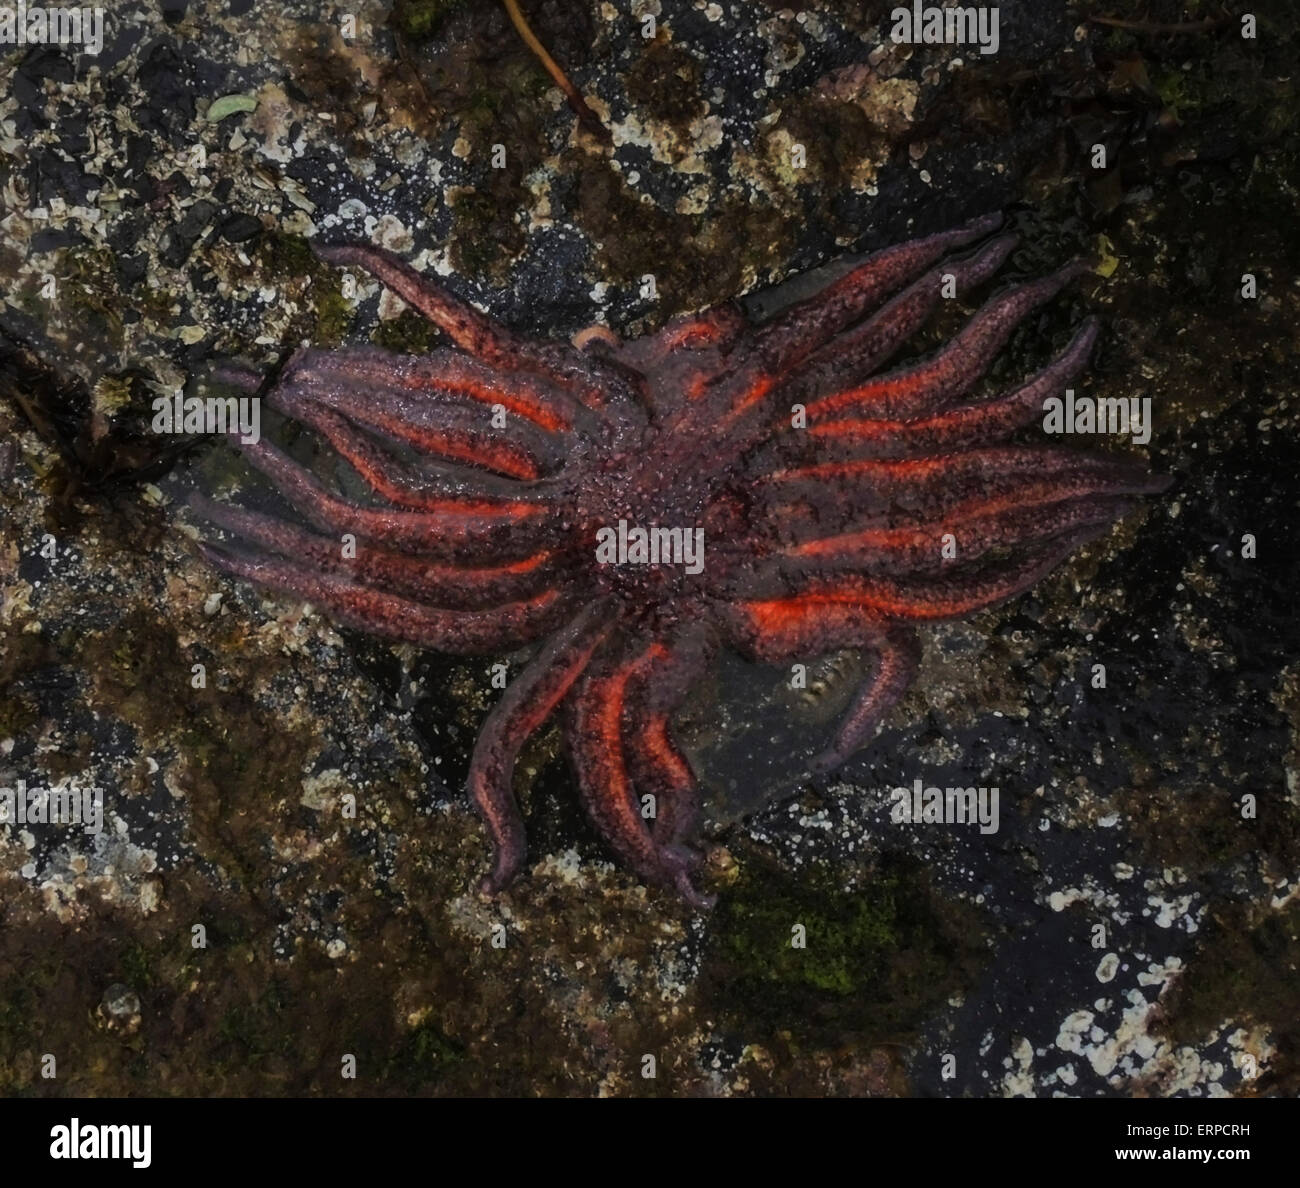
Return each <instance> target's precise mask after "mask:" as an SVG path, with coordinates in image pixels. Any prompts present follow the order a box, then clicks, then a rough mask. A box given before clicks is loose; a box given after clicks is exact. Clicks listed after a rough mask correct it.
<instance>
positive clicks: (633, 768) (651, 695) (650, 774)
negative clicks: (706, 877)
mask: <svg viewBox="0 0 1300 1188" xmlns="http://www.w3.org/2000/svg"><path fill="white" fill-rule="evenodd" d="M715 647H716V643H715V640H714V638H713V634H712V630H711V629H710V628H705V627H701V626H700V625H699V624H692V625H691V626H689V627H687V628H685V629H684V630H681V631H679V632H677V633H676V634H675V636H674V637H673V638H672V639H670V640H669V641H668V642H666V643H660V642H658V641H656V642H654V643H652V644H651V645H650V646H649V647H648V648H647V649H646V650H645V652H643V653H642V655H641V657H640V658H639V660H638V662H637V665H636V668H635V672H634V675H633V680H632V684H631V687H630V689H629V696H628V700H627V705H626V707H625V712H624V717H623V738H624V745H625V747H626V749H627V761H628V767H629V770H630V772H631V775H632V781H633V784H634V785H635V786H636V788H637V789H638V790H640V791H641V792H642V793H643V794H648V795H652V796H654V798H655V816H654V819H653V823H652V824H651V826H650V832H651V834H652V836H653V837H654V839H655V840H656V841H657V842H660V843H661V844H668V845H680V844H681V843H682V842H683V840H684V839H685V838H687V837H689V836H690V835H691V834H692V833H693V832H694V829H695V825H696V821H697V818H698V816H699V785H698V784H697V783H696V780H695V775H694V773H693V772H692V771H691V766H690V763H689V762H688V761H687V760H686V757H685V756H684V755H683V754H682V752H681V750H680V749H679V748H678V746H677V744H676V743H675V742H674V741H673V738H672V729H671V721H672V716H673V714H674V713H676V712H677V710H678V709H679V708H680V707H681V704H682V702H683V701H684V700H685V698H686V694H687V693H688V692H689V690H690V688H691V685H692V684H693V683H694V682H695V681H696V680H697V679H698V678H699V676H700V675H701V674H702V673H703V672H704V671H705V669H706V668H707V666H708V662H709V659H710V658H711V656H712V655H713V653H714V651H715Z"/></svg>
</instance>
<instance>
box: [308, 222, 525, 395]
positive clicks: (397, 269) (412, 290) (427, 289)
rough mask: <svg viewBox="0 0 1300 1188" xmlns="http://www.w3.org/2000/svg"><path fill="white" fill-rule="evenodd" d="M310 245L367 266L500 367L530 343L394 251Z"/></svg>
mask: <svg viewBox="0 0 1300 1188" xmlns="http://www.w3.org/2000/svg"><path fill="white" fill-rule="evenodd" d="M312 250H313V251H314V252H315V253H316V255H317V256H319V257H320V258H321V259H322V260H324V261H326V262H327V263H329V264H335V265H338V266H339V267H342V268H347V267H357V268H363V269H365V271H367V272H368V273H370V274H371V275H372V276H374V277H376V278H377V279H378V280H380V281H382V282H383V283H384V285H386V286H387V287H388V288H389V289H391V290H392V291H393V292H394V293H396V294H397V295H398V296H399V297H400V298H401V299H402V300H403V301H405V302H406V304H407V305H409V306H411V307H412V308H413V309H416V310H418V311H419V312H420V313H421V314H423V315H424V317H425V318H427V319H428V320H429V321H430V322H432V323H433V324H434V325H435V326H437V327H438V328H439V329H440V330H441V331H442V332H443V333H444V334H446V335H447V337H448V338H450V339H451V340H452V342H454V343H455V344H456V345H457V346H458V347H460V348H461V349H462V350H465V351H469V353H470V354H472V355H477V356H478V357H479V358H481V359H485V360H487V361H488V362H489V363H492V364H494V365H496V366H499V367H502V368H506V369H511V370H513V369H514V368H515V367H517V366H518V363H517V359H518V356H519V352H520V350H521V348H522V349H526V348H527V346H528V344H526V343H525V342H524V341H523V340H522V339H520V338H518V337H517V336H516V335H515V334H514V333H512V332H511V331H510V330H507V329H506V327H505V326H503V325H501V323H500V322H498V321H496V320H495V319H494V318H490V317H488V315H487V314H485V313H481V312H480V311H479V310H477V309H475V308H474V307H473V306H472V305H470V304H469V303H468V302H466V301H462V300H460V298H458V297H454V296H452V294H451V293H450V292H448V291H447V290H446V289H444V288H443V287H442V285H440V284H438V283H437V282H436V281H434V280H433V279H431V278H430V277H429V276H427V275H425V274H423V273H420V272H417V271H416V270H415V269H414V268H412V267H411V266H410V265H409V264H408V263H406V261H405V260H402V259H400V258H399V257H397V256H395V255H393V254H392V253H391V252H386V251H383V250H382V249H380V248H374V247H370V246H369V245H368V244H362V243H340V244H323V243H313V244H312Z"/></svg>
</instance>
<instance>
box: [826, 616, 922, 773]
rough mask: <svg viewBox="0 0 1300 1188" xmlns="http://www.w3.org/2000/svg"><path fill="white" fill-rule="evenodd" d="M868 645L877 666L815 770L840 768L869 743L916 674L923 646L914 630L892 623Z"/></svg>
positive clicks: (859, 692) (874, 636)
mask: <svg viewBox="0 0 1300 1188" xmlns="http://www.w3.org/2000/svg"><path fill="white" fill-rule="evenodd" d="M867 647H868V648H869V650H871V651H872V652H874V653H875V667H874V668H873V670H872V673H871V676H870V677H868V678H867V680H866V681H864V682H863V684H862V688H861V689H860V690H859V691H858V694H857V696H856V697H855V698H854V699H853V704H852V705H850V706H849V708H848V710H847V711H846V712H845V714H844V717H843V718H842V719H841V721H840V725H839V728H838V730H836V732H835V738H834V741H833V742H832V743H831V745H830V746H829V747H827V748H826V750H824V751H822V752H821V753H820V754H819V755H817V756H815V757H814V758H813V760H812V761H811V763H810V765H809V766H810V768H811V770H812V771H814V772H826V771H832V770H834V769H835V768H837V767H840V766H841V765H842V764H843V763H844V762H845V761H846V760H847V759H848V758H849V756H851V755H852V754H853V753H854V751H857V750H859V749H860V748H861V747H862V746H864V745H865V744H866V743H867V742H869V741H870V739H871V737H872V735H874V734H875V732H876V728H877V727H878V726H879V725H880V723H881V722H882V721H883V720H884V717H885V715H886V714H887V713H888V712H889V710H890V707H891V706H893V704H894V703H895V702H896V701H898V699H899V698H900V697H902V696H903V694H904V693H906V692H907V687H908V686H909V685H910V684H911V683H912V678H913V677H914V676H915V675H916V670H917V668H918V667H919V665H920V660H921V645H920V643H919V641H918V640H917V638H916V633H915V632H914V631H909V630H907V629H906V628H904V627H900V626H898V625H897V624H888V625H886V626H883V627H882V628H881V629H880V630H879V631H878V632H876V633H874V634H873V635H872V636H870V637H869V639H868V642H867Z"/></svg>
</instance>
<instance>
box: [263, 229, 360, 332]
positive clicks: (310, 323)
mask: <svg viewBox="0 0 1300 1188" xmlns="http://www.w3.org/2000/svg"><path fill="white" fill-rule="evenodd" d="M257 258H258V262H259V264H260V266H261V268H262V269H263V271H264V272H265V274H266V277H267V279H268V280H269V281H272V282H273V283H275V284H277V285H279V286H280V288H281V289H282V290H283V291H284V293H285V296H287V297H288V298H289V299H290V300H292V301H293V302H294V303H295V304H296V305H298V307H299V313H298V315H297V316H296V317H295V318H294V319H293V321H292V322H291V324H290V328H289V333H288V334H287V335H286V338H309V339H310V340H311V341H312V343H313V345H315V346H318V347H332V346H338V345H339V343H341V342H342V341H343V336H344V334H345V333H346V332H347V328H348V325H349V323H350V321H351V310H350V308H349V306H348V303H347V300H346V298H345V297H344V296H343V282H342V279H341V278H342V274H341V273H340V272H339V270H338V269H336V268H334V267H332V266H331V265H329V264H326V263H325V262H324V261H323V260H319V259H317V257H316V254H315V253H314V252H313V251H312V250H311V245H310V244H309V243H308V242H307V240H306V239H304V238H303V237H302V236H301V235H289V234H286V233H285V232H283V231H270V232H268V233H266V234H265V235H263V236H262V237H261V238H260V240H259V241H258V245H257Z"/></svg>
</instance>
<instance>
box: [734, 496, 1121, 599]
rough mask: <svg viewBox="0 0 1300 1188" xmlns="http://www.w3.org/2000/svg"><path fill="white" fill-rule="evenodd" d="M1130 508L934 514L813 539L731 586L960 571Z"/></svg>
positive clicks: (1080, 503) (755, 590)
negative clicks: (907, 523)
mask: <svg viewBox="0 0 1300 1188" xmlns="http://www.w3.org/2000/svg"><path fill="white" fill-rule="evenodd" d="M1133 506H1134V501H1132V500H1130V499H1119V498H1105V499H1089V500H1064V501H1058V502H1055V503H1051V502H1048V503H1030V504H1027V505H1024V506H1011V507H1001V508H998V509H997V510H993V511H985V512H982V513H979V514H975V515H969V516H961V515H960V514H958V515H957V516H954V517H953V518H951V519H947V518H936V519H935V520H932V521H930V522H929V523H928V524H926V525H925V526H924V527H908V528H872V529H867V530H866V531H862V532H847V533H842V534H840V535H836V536H829V537H816V538H814V539H812V540H808V541H805V542H803V543H802V544H798V545H792V546H787V547H785V548H783V549H781V550H780V551H779V552H778V553H777V554H776V555H774V556H773V557H770V558H767V559H765V560H764V561H763V562H761V563H760V564H759V565H757V566H755V567H754V568H753V570H752V572H751V573H750V574H748V575H746V577H745V578H744V579H742V583H741V584H740V585H738V586H736V587H733V589H743V590H744V592H745V593H746V594H763V595H767V596H772V595H775V594H778V593H794V592H797V591H799V590H800V589H801V588H802V587H804V586H806V585H807V583H808V581H809V580H810V579H813V578H816V579H826V578H829V577H831V576H832V575H834V574H835V573H845V572H852V573H858V574H868V575H870V574H883V575H887V576H897V575H902V574H921V573H936V572H938V571H940V570H944V569H954V570H955V569H956V568H958V567H959V566H961V565H965V564H967V563H969V562H971V561H975V560H979V559H980V558H982V557H985V556H986V555H988V554H990V553H993V552H996V551H1009V550H1013V549H1015V548H1017V547H1021V546H1024V545H1032V544H1036V543H1039V542H1044V541H1047V540H1050V539H1051V538H1052V537H1056V536H1061V535H1064V534H1067V533H1074V532H1077V531H1079V530H1082V529H1086V528H1105V527H1106V526H1107V525H1109V524H1112V523H1114V522H1115V521H1116V520H1118V519H1119V518H1120V517H1121V516H1123V515H1124V514H1125V513H1126V512H1128V511H1130V510H1131V509H1132V508H1133ZM949 536H950V537H951V543H952V545H953V547H954V548H955V550H956V557H955V558H950V556H949V554H947V553H945V551H944V544H945V539H944V538H945V537H949Z"/></svg>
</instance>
